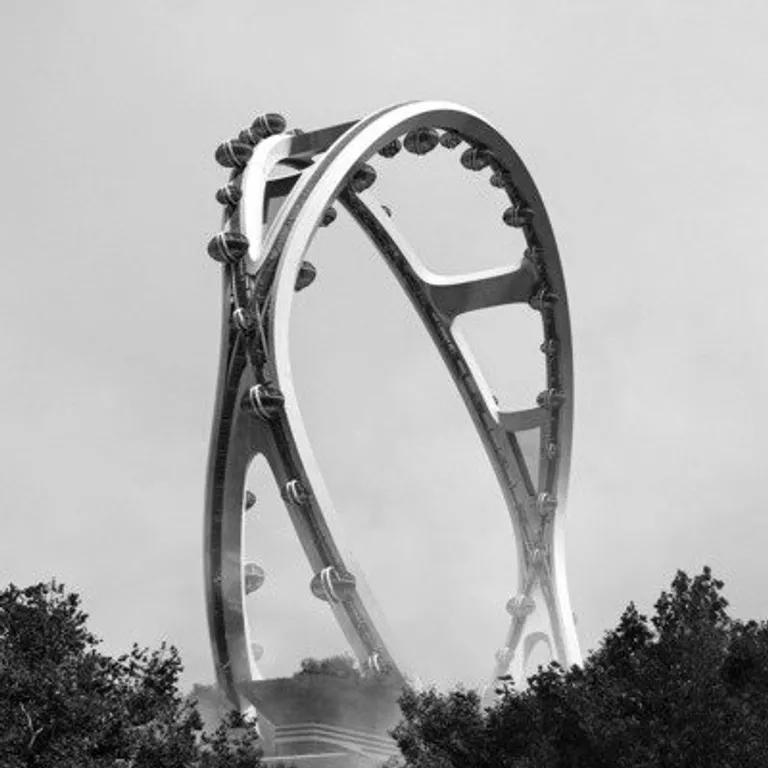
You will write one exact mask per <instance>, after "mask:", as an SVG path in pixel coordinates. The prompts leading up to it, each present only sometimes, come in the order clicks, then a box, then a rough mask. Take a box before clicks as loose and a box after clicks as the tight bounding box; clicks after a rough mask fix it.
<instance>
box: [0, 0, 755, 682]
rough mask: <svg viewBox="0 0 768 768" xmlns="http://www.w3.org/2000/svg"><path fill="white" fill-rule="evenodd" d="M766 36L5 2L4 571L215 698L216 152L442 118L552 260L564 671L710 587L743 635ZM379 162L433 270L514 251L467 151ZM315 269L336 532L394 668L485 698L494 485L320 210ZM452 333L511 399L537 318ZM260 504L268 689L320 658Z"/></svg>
mask: <svg viewBox="0 0 768 768" xmlns="http://www.w3.org/2000/svg"><path fill="white" fill-rule="evenodd" d="M332 9H333V10H332ZM766 33H768V9H766V7H765V4H764V3H759V2H746V1H745V2H740V3H728V2H724V1H722V2H706V1H704V2H702V1H701V0H697V1H696V2H693V1H692V0H691V1H689V2H682V1H678V2H673V1H672V0H667V2H633V3H630V2H609V0H604V1H603V2H587V1H583V2H578V3H577V2H572V3H566V2H549V1H546V2H538V3H530V2H528V3H521V2H516V1H511V0H504V1H503V2H486V3H475V4H468V3H455V2H443V3H430V4H420V5H419V4H414V3H412V2H408V3H406V2H398V1H396V0H393V1H392V2H389V3H370V2H360V1H358V2H336V3H310V2H296V1H295V0H283V1H282V2H279V3H254V2H244V1H242V0H230V2H228V3H226V4H222V3H214V2H180V1H179V0H174V1H170V0H169V1H168V2H146V1H143V2H142V1H137V0H133V1H132V2H130V3H129V2H111V3H104V2H96V0H90V1H89V2H85V1H84V0H70V1H69V2H67V3H59V2H53V1H49V2H37V3H30V2H23V1H22V0H4V1H3V2H2V4H1V5H0V83H2V86H1V87H2V90H1V91H0V93H2V97H3V103H4V109H3V113H4V115H3V119H2V121H0V153H1V165H0V167H1V168H2V170H3V175H2V182H1V183H0V195H1V196H2V199H1V200H0V203H1V204H0V231H1V232H2V238H3V243H4V253H5V257H4V274H5V278H4V279H3V280H2V281H0V313H2V321H3V322H2V324H1V325H0V353H1V354H2V359H3V360H4V361H5V365H4V367H3V375H2V377H0V423H1V424H2V432H1V433H0V434H2V442H0V459H1V461H2V464H1V466H2V482H0V504H1V505H2V507H1V508H2V515H3V517H2V520H3V527H2V535H1V536H0V582H2V583H3V584H4V583H7V582H8V581H11V580H12V581H14V582H16V583H17V584H27V583H30V582H33V581H36V580H39V579H47V578H49V577H51V576H55V577H56V578H57V579H59V580H62V581H64V582H65V583H66V584H67V585H68V586H70V587H71V588H73V589H76V590H78V591H80V592H81V593H82V594H83V596H84V600H85V605H86V608H87V610H88V611H89V613H90V615H91V624H92V628H93V630H94V631H95V632H96V633H97V634H99V635H100V636H101V637H103V638H104V640H105V645H106V648H107V649H108V650H110V651H114V652H117V651H119V650H122V649H124V648H126V647H127V646H128V645H129V644H130V643H131V642H132V641H134V640H136V641H138V642H140V643H142V644H150V645H155V644H157V643H158V642H159V641H160V640H161V639H165V638H167V639H169V640H170V641H172V642H174V643H175V644H177V645H178V646H179V647H180V648H181V650H182V653H183V657H184V660H185V662H186V665H187V673H186V680H187V682H191V681H210V680H211V678H212V666H211V657H210V652H209V648H208V638H207V629H206V624H205V610H204V602H203V580H202V559H201V552H202V504H203V486H204V472H205V464H206V453H207V444H208V438H209V429H210V420H211V413H212V407H213V395H214V381H215V373H216V364H217V355H218V336H219V313H220V307H219V290H220V288H219V274H218V269H217V267H216V266H215V265H214V264H213V263H212V262H211V261H210V260H209V259H208V258H207V256H206V255H205V245H206V242H207V240H208V238H209V237H210V236H211V235H212V234H213V233H214V232H215V231H216V230H217V228H218V216H219V210H218V206H217V205H216V203H215V202H214V199H213V192H214V191H215V189H216V188H217V187H218V186H220V185H221V184H222V183H223V179H224V173H223V171H222V170H221V169H220V168H218V167H217V166H216V164H215V163H214V161H213V150H214V148H215V146H216V144H217V143H218V142H219V141H221V140H223V139H226V138H229V137H230V136H232V135H233V134H234V133H235V132H236V131H237V130H238V129H239V128H241V127H243V126H244V125H246V124H247V123H249V122H250V120H252V119H253V117H254V116H255V115H257V114H259V113H260V112H263V111H280V112H282V113H283V114H285V115H286V116H287V118H288V120H289V123H290V125H291V126H292V127H301V128H304V129H310V128H314V127H321V126H325V125H330V124H334V123H337V122H342V121H345V120H349V119H353V118H357V117H362V116H364V115H365V114H367V113H369V112H371V111H373V110H375V109H378V108H380V107H382V106H386V105H388V104H392V103H396V102H400V101H406V100H410V99H447V100H451V101H455V102H457V103H460V104H464V105H466V106H468V107H471V108H473V109H475V110H477V111H479V112H480V113H481V114H483V115H484V116H485V117H486V118H488V119H489V120H490V121H491V122H492V123H493V124H494V125H495V126H496V127H497V128H498V129H499V130H500V131H501V132H502V133H503V134H504V135H505V136H506V137H507V138H508V139H509V140H510V142H511V143H512V144H513V146H514V147H515V148H516V149H517V151H518V153H519V154H520V155H521V156H522V158H523V160H524V161H525V163H526V164H527V166H528V168H529V170H530V171H531V173H532V175H533V177H534V179H535V181H536V183H537V185H538V187H539V189H540V191H541V193H542V196H543V198H544V200H545V202H546V204H547V207H548V210H549V214H550V217H551V220H552V223H553V226H554V230H555V234H556V236H557V239H558V243H559V246H560V251H561V258H562V261H563V265H564V270H565V275H566V281H567V284H568V288H569V298H570V304H571V312H572V324H573V331H574V348H575V376H576V388H577V389H576V422H575V442H574V461H573V474H572V479H571V497H570V500H569V517H568V531H567V542H568V570H569V578H570V585H571V597H572V602H573V606H574V608H575V611H576V613H577V614H578V621H579V623H578V629H579V634H580V638H581V641H582V645H583V647H584V649H585V650H586V649H589V648H592V647H594V646H595V645H596V643H597V642H598V641H599V638H600V636H601V635H602V633H603V632H604V631H605V630H606V629H608V628H609V627H611V626H612V625H613V624H614V623H615V622H616V619H617V617H618V615H619V613H620V611H621V610H622V608H623V607H624V606H625V604H626V603H627V602H628V601H629V600H632V599H634V600H636V601H637V602H638V603H639V604H640V606H641V607H642V608H643V609H646V610H647V609H649V608H650V605H651V604H652V602H653V601H654V600H655V598H656V597H657V596H658V593H659V591H660V590H661V589H662V588H663V587H664V586H665V585H667V584H668V583H669V581H670V579H671V578H672V576H673V575H674V572H675V570H676V569H677V568H683V569H686V570H688V571H689V572H696V571H698V570H699V569H700V568H701V566H702V565H704V564H705V563H706V564H710V565H711V566H712V567H713V569H714V571H715V574H716V575H718V576H720V577H722V578H724V579H725V581H726V596H727V597H728V598H729V599H730V600H731V603H732V608H733V612H734V613H735V614H736V615H738V616H744V617H755V618H765V617H766V606H765V598H764V591H765V590H764V584H765V581H766V568H768V566H766V560H765V556H764V552H765V550H766V547H768V525H767V524H766V511H767V509H768V505H766V501H765V491H764V489H763V485H762V481H763V476H764V473H765V467H764V464H765V450H764V432H765V425H766V420H767V418H768V406H766V397H765V393H766V389H767V387H768V350H767V348H766V341H765V338H766V334H767V333H768V309H767V308H766V299H765V285H766V282H767V281H768V258H767V257H766V246H767V245H768V223H767V222H768V219H766V216H765V210H766V207H767V206H768V172H767V165H768V162H767V161H768V142H767V141H766V136H768V110H766V108H765V85H766V82H768V55H767V54H766V53H765V45H764V41H765V37H766ZM380 167H381V169H382V172H381V179H380V182H379V183H378V188H377V190H376V191H377V194H378V195H379V196H380V197H381V199H382V201H383V202H387V203H388V204H391V205H392V207H393V210H394V211H395V215H396V216H397V217H399V223H400V225H401V226H402V229H403V230H404V231H405V233H406V235H407V236H409V238H410V239H411V241H412V242H413V243H414V245H415V246H416V247H417V248H418V249H419V252H420V253H421V254H423V258H424V260H425V261H427V263H428V264H431V265H432V266H434V267H435V268H436V269H443V270H445V271H454V272H456V271H464V270H465V269H466V270H468V269H472V268H476V267H481V266H493V265H495V264H498V263H507V262H508V261H509V247H508V243H509V237H510V232H509V231H508V230H506V229H505V228H504V227H503V225H502V224H501V223H500V220H499V216H500V213H501V210H503V206H502V203H501V200H499V199H498V193H496V194H497V196H496V197H494V193H493V190H492V189H491V188H490V187H489V186H488V184H487V178H485V177H483V178H478V177H473V176H472V175H471V174H468V173H467V172H465V171H463V170H462V169H461V168H460V166H459V164H458V157H457V155H455V154H453V155H451V154H450V153H447V152H446V151H445V150H440V152H438V151H436V153H435V155H434V156H433V155H430V156H429V157H427V158H424V159H415V158H412V157H402V158H398V159H396V160H395V161H392V164H391V165H381V166H380ZM505 244H506V248H504V246H505ZM310 258H311V259H312V260H313V261H315V263H316V264H317V266H318V268H319V277H318V279H317V281H316V283H315V284H314V285H313V286H312V288H310V289H309V290H308V291H305V292H304V293H302V294H301V295H300V296H299V297H298V298H297V302H296V303H297V307H296V314H295V318H294V325H293V329H292V339H293V342H294V345H293V359H294V366H295V371H296V379H297V391H298V394H299V397H300V398H301V407H302V411H303V413H304V415H305V417H306V420H307V424H308V429H309V433H310V437H311V439H312V441H313V444H314V445H315V448H316V452H317V455H318V458H319V460H320V461H321V463H322V466H323V468H324V470H325V472H326V476H327V480H328V484H329V486H330V489H331V491H332V493H333V494H334V497H335V499H336V502H337V506H338V508H339V514H340V516H341V517H342V518H343V519H345V521H346V522H347V524H348V527H349V529H350V535H351V540H352V541H353V543H354V544H355V546H356V551H357V552H358V557H359V559H360V561H361V563H362V565H363V567H365V568H366V570H367V571H369V576H370V578H371V581H372V583H373V586H374V590H375V591H376V593H377V595H378V596H379V599H380V601H381V603H382V606H383V607H384V609H385V611H386V612H387V615H388V617H389V619H390V621H391V623H392V625H393V627H394V628H395V629H396V630H397V629H400V630H401V633H403V634H405V635H406V637H407V639H406V642H405V645H406V646H407V647H406V648H405V649H404V651H403V652H404V653H405V654H406V655H407V656H408V658H409V661H411V662H412V663H413V665H414V666H416V667H417V668H418V669H419V670H420V671H421V674H422V675H423V676H424V677H425V678H427V679H434V680H438V681H442V682H447V681H450V680H453V679H472V678H473V675H476V674H479V673H480V671H481V670H482V669H484V665H485V664H487V660H488V659H489V655H490V654H491V653H492V651H493V649H494V648H496V647H497V646H498V645H500V643H501V640H502V638H503V632H504V626H505V622H506V618H507V617H506V614H505V613H504V602H505V601H506V599H507V597H508V596H509V595H511V594H512V592H513V591H514V587H515V585H514V573H515V567H514V559H513V552H514V549H513V546H512V541H511V533H510V531H509V527H508V525H507V524H506V522H505V520H504V514H505V513H504V511H503V508H501V507H500V496H499V493H498V491H497V489H496V488H495V487H494V480H493V476H492V473H491V471H490V468H489V467H488V465H487V461H486V459H485V458H484V455H483V453H482V450H481V448H480V444H479V440H478V438H477V437H476V436H475V435H474V434H473V431H472V427H471V424H470V422H469V418H468V417H467V415H466V414H465V413H464V412H463V411H462V406H461V403H460V401H459V398H458V396H457V395H456V393H455V392H454V390H453V389H452V385H451V384H450V381H449V380H448V378H447V376H446V374H445V373H444V371H443V370H442V368H441V363H440V361H439V359H438V357H437V355H436V353H435V352H434V351H433V350H432V348H431V347H430V343H429V341H428V339H427V336H426V333H425V332H424V331H423V330H422V329H421V327H420V326H419V324H418V321H417V319H416V317H415V315H414V313H413V311H412V310H411V308H410V306H409V305H408V303H407V301H406V300H405V298H404V297H403V296H402V295H401V294H400V292H399V290H398V289H397V287H396V284H395V283H394V280H393V279H392V278H391V276H390V275H389V274H388V273H387V271H386V269H385V268H384V266H383V265H382V264H381V263H380V262H379V261H377V260H376V258H375V257H374V255H373V254H372V252H371V249H370V247H369V246H368V245H367V243H366V241H365V240H364V238H363V237H362V236H361V235H359V234H358V233H356V232H355V231H354V229H353V227H352V226H351V224H350V223H349V222H347V221H344V220H343V218H342V217H340V218H339V221H338V222H337V223H336V224H335V225H334V226H333V227H331V228H329V230H327V231H324V232H323V233H321V236H319V237H318V238H317V241H316V243H315V246H313V255H312V256H311V257H310ZM514 309H518V308H514ZM516 322H519V323H520V325H519V326H515V325H514V323H516ZM513 328H515V329H518V330H513ZM466 331H467V333H468V335H469V337H470V340H473V341H474V342H475V344H476V349H477V350H478V358H479V360H480V362H481V363H482V364H483V365H484V366H486V367H487V371H488V378H489V379H490V381H491V382H492V383H493V384H494V385H495V386H496V385H497V387H496V388H497V389H498V390H499V392H500V399H501V400H502V401H505V400H508V401H509V402H511V403H517V402H518V401H519V400H518V399H519V398H523V400H525V397H527V393H528V391H529V390H528V388H527V387H521V386H520V381H521V380H520V378H519V377H518V374H519V375H521V376H527V375H528V373H525V371H527V370H528V367H527V366H528V362H523V361H527V360H529V359H530V358H528V357H526V355H527V354H529V353H528V352H527V351H526V350H530V349H531V348H532V347H531V346H530V345H529V344H527V340H528V339H529V337H530V338H531V344H533V343H534V341H533V336H535V335H536V332H537V328H536V324H535V321H534V322H533V325H532V324H531V316H530V315H525V313H522V314H521V313H517V316H516V317H514V318H513V317H512V316H511V315H509V314H508V313H507V311H506V310H505V311H502V312H500V313H499V314H497V315H494V314H493V313H489V314H488V316H486V317H479V316H478V317H477V318H474V317H472V318H469V319H467V321H466ZM533 348H535V347H533ZM535 394H536V390H534V391H531V392H530V398H531V399H532V398H533V397H535ZM516 398H518V399H516ZM523 400H520V401H519V402H520V405H521V406H527V405H530V402H528V401H525V402H523ZM269 482H271V481H269ZM269 482H266V481H265V480H264V479H263V478H262V480H261V482H259V480H258V478H255V483H256V485H259V487H258V488H255V490H256V491H257V493H258V494H259V497H260V504H259V507H258V509H259V511H258V513H257V514H256V515H255V516H254V519H253V520H252V521H251V522H249V530H248V545H249V548H251V549H252V550H253V552H254V559H256V560H257V561H259V562H261V563H262V564H263V565H264V567H265V569H266V571H267V582H266V584H265V588H264V590H263V594H262V593H259V594H258V595H256V596H254V597H253V598H252V600H253V603H252V605H253V608H254V626H255V627H256V629H255V630H254V634H255V639H257V640H258V641H259V642H261V643H262V644H263V645H264V647H265V657H264V669H265V672H267V673H268V674H279V673H281V672H289V671H291V669H292V668H293V667H294V666H295V664H296V663H297V660H298V658H300V657H301V655H303V654H304V653H305V652H306V653H309V652H316V651H317V652H326V651H330V650H334V649H336V648H337V647H338V648H339V649H341V648H342V644H341V641H340V639H339V636H338V632H337V631H336V629H335V627H333V626H332V624H331V623H330V620H329V612H327V609H326V608H325V606H323V605H321V604H320V603H319V602H317V601H315V602H314V603H313V602H312V600H311V599H310V598H309V597H308V590H307V586H306V585H307V582H308V580H309V577H310V576H311V574H310V573H309V570H308V566H307V565H306V564H305V563H304V561H303V560H302V558H301V555H300V553H299V549H298V545H297V544H296V542H295V540H294V538H293V536H292V534H291V532H290V530H289V529H288V527H287V522H286V518H285V513H284V512H282V509H281V507H280V505H279V503H278V502H277V499H276V496H275V493H274V492H273V489H272V488H271V487H270V485H269ZM294 554H295V557H293V555H294ZM267 587H269V589H268V588H267ZM273 587H274V588H273ZM258 601H261V602H258Z"/></svg>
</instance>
